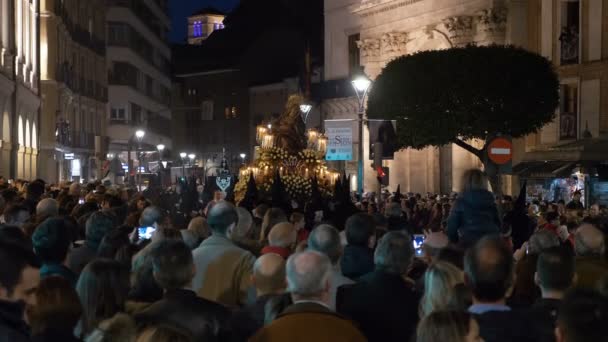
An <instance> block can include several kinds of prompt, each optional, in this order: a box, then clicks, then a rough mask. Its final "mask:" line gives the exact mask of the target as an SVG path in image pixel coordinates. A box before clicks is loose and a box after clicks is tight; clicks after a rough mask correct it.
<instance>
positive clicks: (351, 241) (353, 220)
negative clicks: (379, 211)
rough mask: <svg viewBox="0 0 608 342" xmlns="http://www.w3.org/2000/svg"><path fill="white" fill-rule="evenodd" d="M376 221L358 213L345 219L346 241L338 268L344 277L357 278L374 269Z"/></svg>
mask: <svg viewBox="0 0 608 342" xmlns="http://www.w3.org/2000/svg"><path fill="white" fill-rule="evenodd" d="M375 231H376V223H375V222H374V218H373V217H371V216H370V215H367V214H363V213H359V214H355V215H353V216H351V217H349V218H348V220H346V241H347V243H348V244H347V245H346V247H344V252H343V254H342V258H341V259H340V269H341V270H342V274H343V275H344V276H345V277H348V278H350V279H358V278H359V277H361V276H364V275H366V274H368V273H370V272H372V271H373V270H374V251H373V249H372V248H373V247H374V245H375V243H376V241H375V237H376V234H375Z"/></svg>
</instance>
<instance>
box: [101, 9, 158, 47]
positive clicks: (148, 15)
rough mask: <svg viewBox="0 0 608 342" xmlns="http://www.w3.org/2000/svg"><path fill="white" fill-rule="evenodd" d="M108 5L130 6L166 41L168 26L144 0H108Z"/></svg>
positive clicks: (137, 15) (150, 28)
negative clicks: (165, 25)
mask: <svg viewBox="0 0 608 342" xmlns="http://www.w3.org/2000/svg"><path fill="white" fill-rule="evenodd" d="M106 5H107V6H108V7H111V6H115V7H124V8H128V9H130V10H131V12H133V14H134V15H135V16H136V17H137V18H138V19H139V20H140V21H141V22H142V23H143V24H144V25H145V26H147V27H148V29H149V30H150V31H152V33H154V34H155V35H156V36H157V37H158V38H159V39H160V40H161V41H163V42H164V41H166V28H165V27H164V24H163V23H162V22H161V20H160V19H159V18H158V16H157V15H155V14H154V12H153V11H151V10H150V8H148V6H147V5H146V4H145V3H144V1H142V0H106Z"/></svg>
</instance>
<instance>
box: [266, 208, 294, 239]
mask: <svg viewBox="0 0 608 342" xmlns="http://www.w3.org/2000/svg"><path fill="white" fill-rule="evenodd" d="M281 222H288V220H287V216H286V215H285V212H284V211H283V210H282V209H280V208H270V209H268V210H267V211H266V214H265V215H264V221H263V222H262V232H261V234H262V236H260V238H261V239H262V240H265V239H267V238H268V234H269V233H270V229H271V228H272V227H274V226H275V225H276V224H278V223H281Z"/></svg>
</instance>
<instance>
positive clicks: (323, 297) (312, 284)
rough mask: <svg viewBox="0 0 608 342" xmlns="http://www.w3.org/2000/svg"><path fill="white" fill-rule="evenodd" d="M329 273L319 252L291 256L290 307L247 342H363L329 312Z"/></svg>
mask: <svg viewBox="0 0 608 342" xmlns="http://www.w3.org/2000/svg"><path fill="white" fill-rule="evenodd" d="M331 269H332V266H331V261H330V260H329V258H328V257H327V256H326V255H325V254H322V253H319V252H315V251H305V252H301V253H296V254H293V255H292V256H290V257H289V259H288V260H287V286H288V291H289V292H290V293H291V297H292V300H293V305H291V306H288V307H287V308H286V309H285V310H284V311H283V313H281V314H280V315H279V316H278V317H277V319H276V320H275V321H273V322H272V323H271V324H269V325H267V326H265V327H264V328H262V329H261V330H260V331H258V333H257V334H256V335H255V336H254V337H253V338H252V339H251V340H250V341H253V342H257V341H264V342H274V341H336V342H341V341H366V339H365V337H364V336H363V335H362V334H361V332H360V331H359V330H358V329H357V328H356V327H355V326H354V324H353V323H352V322H350V321H348V320H346V319H344V318H342V317H341V316H339V315H337V314H335V313H334V312H333V311H332V310H331V309H329V299H330V294H329V288H330V277H331ZM320 324H322V327H323V328H322V329H320V328H319V326H320Z"/></svg>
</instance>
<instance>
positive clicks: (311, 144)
mask: <svg viewBox="0 0 608 342" xmlns="http://www.w3.org/2000/svg"><path fill="white" fill-rule="evenodd" d="M307 135H308V148H309V149H311V150H313V149H315V147H316V146H317V140H318V139H319V133H318V132H317V131H316V130H314V129H311V130H309V131H308V132H307Z"/></svg>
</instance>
